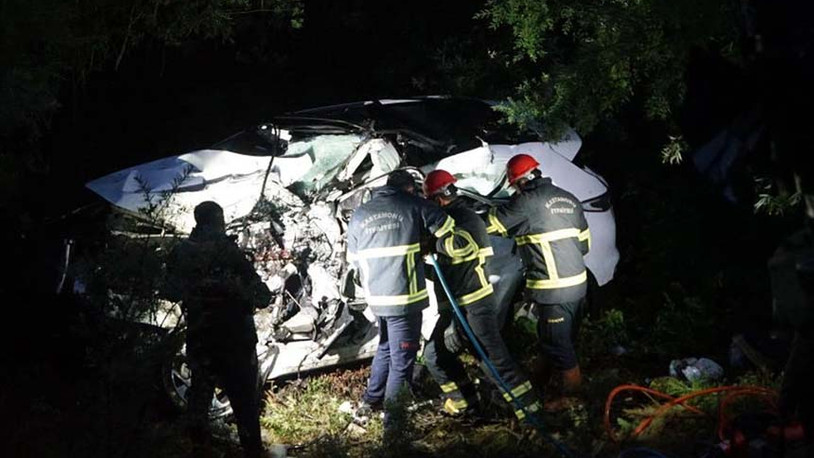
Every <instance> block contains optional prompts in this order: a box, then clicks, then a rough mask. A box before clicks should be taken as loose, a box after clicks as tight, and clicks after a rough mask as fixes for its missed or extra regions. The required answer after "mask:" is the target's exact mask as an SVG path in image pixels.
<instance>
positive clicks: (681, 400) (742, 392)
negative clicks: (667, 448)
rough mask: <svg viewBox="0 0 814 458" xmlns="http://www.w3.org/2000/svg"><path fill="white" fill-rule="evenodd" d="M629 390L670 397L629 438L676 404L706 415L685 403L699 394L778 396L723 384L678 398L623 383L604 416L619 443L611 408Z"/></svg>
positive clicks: (769, 392) (606, 426)
mask: <svg viewBox="0 0 814 458" xmlns="http://www.w3.org/2000/svg"><path fill="white" fill-rule="evenodd" d="M629 390H630V391H641V392H645V393H649V394H652V395H654V396H657V397H660V398H662V399H669V401H668V402H667V403H665V404H662V405H661V406H660V407H659V408H658V410H656V412H655V413H654V414H653V415H650V416H649V417H647V418H645V419H644V420H642V421H641V422H640V423H639V424H638V426H636V429H634V430H633V433H631V435H630V436H629V437H628V439H630V438H634V437H636V436H638V435H639V434H641V433H642V432H643V431H644V430H645V429H647V428H648V427H649V426H650V425H651V424H652V423H653V420H655V419H656V418H658V417H660V416H662V415H664V414H665V413H666V412H667V411H668V410H670V408H672V407H675V406H676V405H680V406H682V407H684V408H685V409H687V410H689V411H691V412H693V413H696V414H701V415H706V413H705V412H703V411H701V410H699V409H698V408H696V407H693V406H690V405H686V404H685V403H686V402H687V401H689V400H690V399H694V398H697V397H699V396H705V395H708V394H713V393H720V392H731V393H730V395H729V396H728V397H727V398H725V400H726V399H729V398H734V397H736V396H742V395H757V396H763V397H774V396H776V393H775V392H774V391H772V390H770V389H768V388H763V387H756V386H722V387H715V388H708V389H705V390H700V391H695V392H693V393H690V394H687V395H684V396H681V397H678V398H676V397H673V396H670V395H668V394H666V393H662V392H660V391H656V390H652V389H650V388H646V387H643V386H638V385H621V386H618V387H616V388H615V389H614V390H613V391H611V392H610V394H609V395H608V399H607V401H606V402H605V418H604V423H605V430H606V432H607V433H608V437H609V438H610V439H611V441H613V442H616V443H618V442H619V440H618V439H617V438H616V436H615V435H614V434H613V428H612V427H611V424H610V410H611V406H612V404H613V399H614V398H615V397H616V396H617V395H618V394H619V393H621V392H622V391H629ZM722 407H723V403H722ZM723 418H724V417H723V414H722V413H721V414H720V415H719V423H720V422H723V421H724V420H723ZM721 431H722V429H721V426H720V424H719V434H720V433H721Z"/></svg>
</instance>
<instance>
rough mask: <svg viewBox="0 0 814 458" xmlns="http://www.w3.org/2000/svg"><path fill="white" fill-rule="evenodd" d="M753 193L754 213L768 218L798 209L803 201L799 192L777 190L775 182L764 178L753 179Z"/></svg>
mask: <svg viewBox="0 0 814 458" xmlns="http://www.w3.org/2000/svg"><path fill="white" fill-rule="evenodd" d="M755 191H756V193H757V196H758V198H757V201H756V202H755V205H754V209H755V213H765V214H767V215H770V216H783V215H785V214H786V213H788V212H791V211H796V210H797V209H799V206H800V203H801V202H802V200H803V195H802V193H801V192H800V191H796V192H793V193H792V192H788V191H787V190H783V189H778V186H777V185H776V182H775V181H774V180H770V179H768V178H765V177H759V178H756V179H755Z"/></svg>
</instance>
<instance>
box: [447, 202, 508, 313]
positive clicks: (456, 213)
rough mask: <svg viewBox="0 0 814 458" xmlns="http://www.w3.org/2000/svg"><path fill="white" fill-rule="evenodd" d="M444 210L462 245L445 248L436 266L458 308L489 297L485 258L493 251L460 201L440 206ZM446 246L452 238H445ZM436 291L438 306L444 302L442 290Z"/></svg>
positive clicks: (483, 231) (483, 229) (481, 226)
mask: <svg viewBox="0 0 814 458" xmlns="http://www.w3.org/2000/svg"><path fill="white" fill-rule="evenodd" d="M444 210H445V211H446V212H447V213H449V215H450V216H451V217H452V218H453V219H454V220H455V234H456V235H457V236H459V237H461V238H463V239H464V240H465V241H466V245H464V246H463V247H461V248H459V249H451V248H452V247H451V246H448V247H447V250H446V251H447V255H448V257H439V260H438V264H439V266H440V267H441V271H442V272H443V274H444V277H445V278H446V280H447V283H449V287H450V289H452V293H453V294H454V295H455V300H456V301H457V302H458V305H461V306H466V305H469V304H472V303H474V302H477V301H479V300H481V299H484V298H486V297H489V296H490V295H492V293H493V292H494V288H493V287H492V284H491V283H489V270H488V264H487V258H489V257H491V256H492V255H493V254H494V252H493V251H492V244H491V242H490V241H489V235H488V234H487V233H486V225H485V224H483V220H481V219H480V217H478V215H477V214H475V212H473V211H472V210H469V209H468V208H466V207H464V206H463V205H462V201H461V200H460V199H456V200H455V201H453V202H452V203H451V204H449V205H448V206H446V207H444ZM446 243H447V245H451V244H452V243H453V238H452V237H450V238H448V239H447V241H446ZM438 291H439V294H438V296H439V303H448V302H449V300H448V299H447V298H446V295H445V294H443V290H440V289H439V290H438Z"/></svg>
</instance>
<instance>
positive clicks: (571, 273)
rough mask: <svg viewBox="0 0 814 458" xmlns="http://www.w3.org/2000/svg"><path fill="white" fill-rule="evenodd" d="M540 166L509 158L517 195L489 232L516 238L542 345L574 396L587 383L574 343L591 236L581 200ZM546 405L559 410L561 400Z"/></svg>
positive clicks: (498, 211) (496, 210)
mask: <svg viewBox="0 0 814 458" xmlns="http://www.w3.org/2000/svg"><path fill="white" fill-rule="evenodd" d="M539 165H540V164H539V163H538V162H537V161H536V160H535V159H534V158H533V157H531V156H529V155H527V154H518V155H516V156H514V157H512V158H511V159H510V160H509V162H508V164H507V166H506V174H507V176H508V180H509V185H510V186H512V187H513V188H514V189H515V191H516V193H515V194H514V195H513V196H512V198H511V200H510V201H509V203H508V204H506V205H504V206H499V207H493V208H492V209H491V210H490V211H489V213H488V217H487V231H488V233H490V234H499V235H501V236H503V237H514V240H515V243H516V244H517V247H518V250H519V252H520V255H521V257H522V259H523V264H524V266H525V270H526V272H525V277H526V288H525V294H526V299H527V300H528V304H529V306H530V308H531V313H532V314H533V316H535V317H536V319H537V335H538V338H539V341H540V348H541V350H542V353H543V356H544V357H545V359H546V363H547V364H550V365H551V366H553V368H554V369H556V370H558V371H559V373H560V381H561V383H562V389H563V394H569V395H570V394H574V393H575V392H576V391H577V390H578V388H579V387H580V385H581V382H582V376H581V373H580V368H579V362H578V361H577V354H576V351H575V349H574V343H573V341H574V339H575V337H576V333H577V331H578V329H579V323H580V318H581V314H582V309H583V308H584V304H585V294H586V291H587V286H588V272H587V270H586V268H585V262H584V260H583V256H584V255H585V254H587V253H588V250H589V249H590V245H591V234H590V231H589V230H588V223H587V221H586V220H585V215H584V214H583V212H582V207H581V204H580V201H579V200H578V199H577V198H576V197H574V196H573V195H572V194H571V193H569V192H567V191H565V190H563V189H561V188H558V187H557V186H555V185H554V184H553V183H552V182H551V179H550V178H544V177H543V176H542V174H541V172H540V169H539V168H538V167H539ZM543 383H545V380H543ZM563 399H565V398H563ZM546 407H551V408H556V402H555V403H551V404H547V405H546Z"/></svg>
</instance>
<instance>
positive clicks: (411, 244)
mask: <svg viewBox="0 0 814 458" xmlns="http://www.w3.org/2000/svg"><path fill="white" fill-rule="evenodd" d="M454 228H455V221H454V220H453V219H452V218H451V217H449V216H448V215H447V214H446V213H444V211H443V210H441V208H440V207H438V206H437V205H435V204H434V203H432V202H429V201H426V200H424V199H422V198H420V197H417V196H414V195H411V194H408V193H406V192H404V191H401V190H399V189H397V188H393V187H390V186H384V187H382V188H378V189H376V190H375V191H373V196H372V198H371V200H370V201H369V202H367V203H365V204H363V205H362V206H360V207H359V208H357V209H356V211H355V212H354V213H353V216H352V217H351V220H350V223H349V225H348V260H349V261H351V262H353V263H354V264H355V265H356V266H357V267H358V269H359V272H360V274H361V279H362V287H363V288H364V291H365V299H366V301H367V304H368V305H369V306H370V308H371V310H372V311H373V313H375V314H376V315H378V316H401V315H407V314H409V313H415V312H418V311H421V310H422V309H424V308H425V307H427V305H428V304H429V302H428V300H427V299H428V293H427V288H426V281H425V277H424V263H423V262H422V259H421V241H422V239H425V238H429V236H430V235H432V236H434V237H436V238H438V245H439V246H440V247H441V251H442V252H444V251H443V250H444V249H443V245H444V244H445V242H446V239H447V238H448V237H450V236H451V235H452V231H453V229H454ZM457 245H460V243H453V248H456V247H457Z"/></svg>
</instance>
